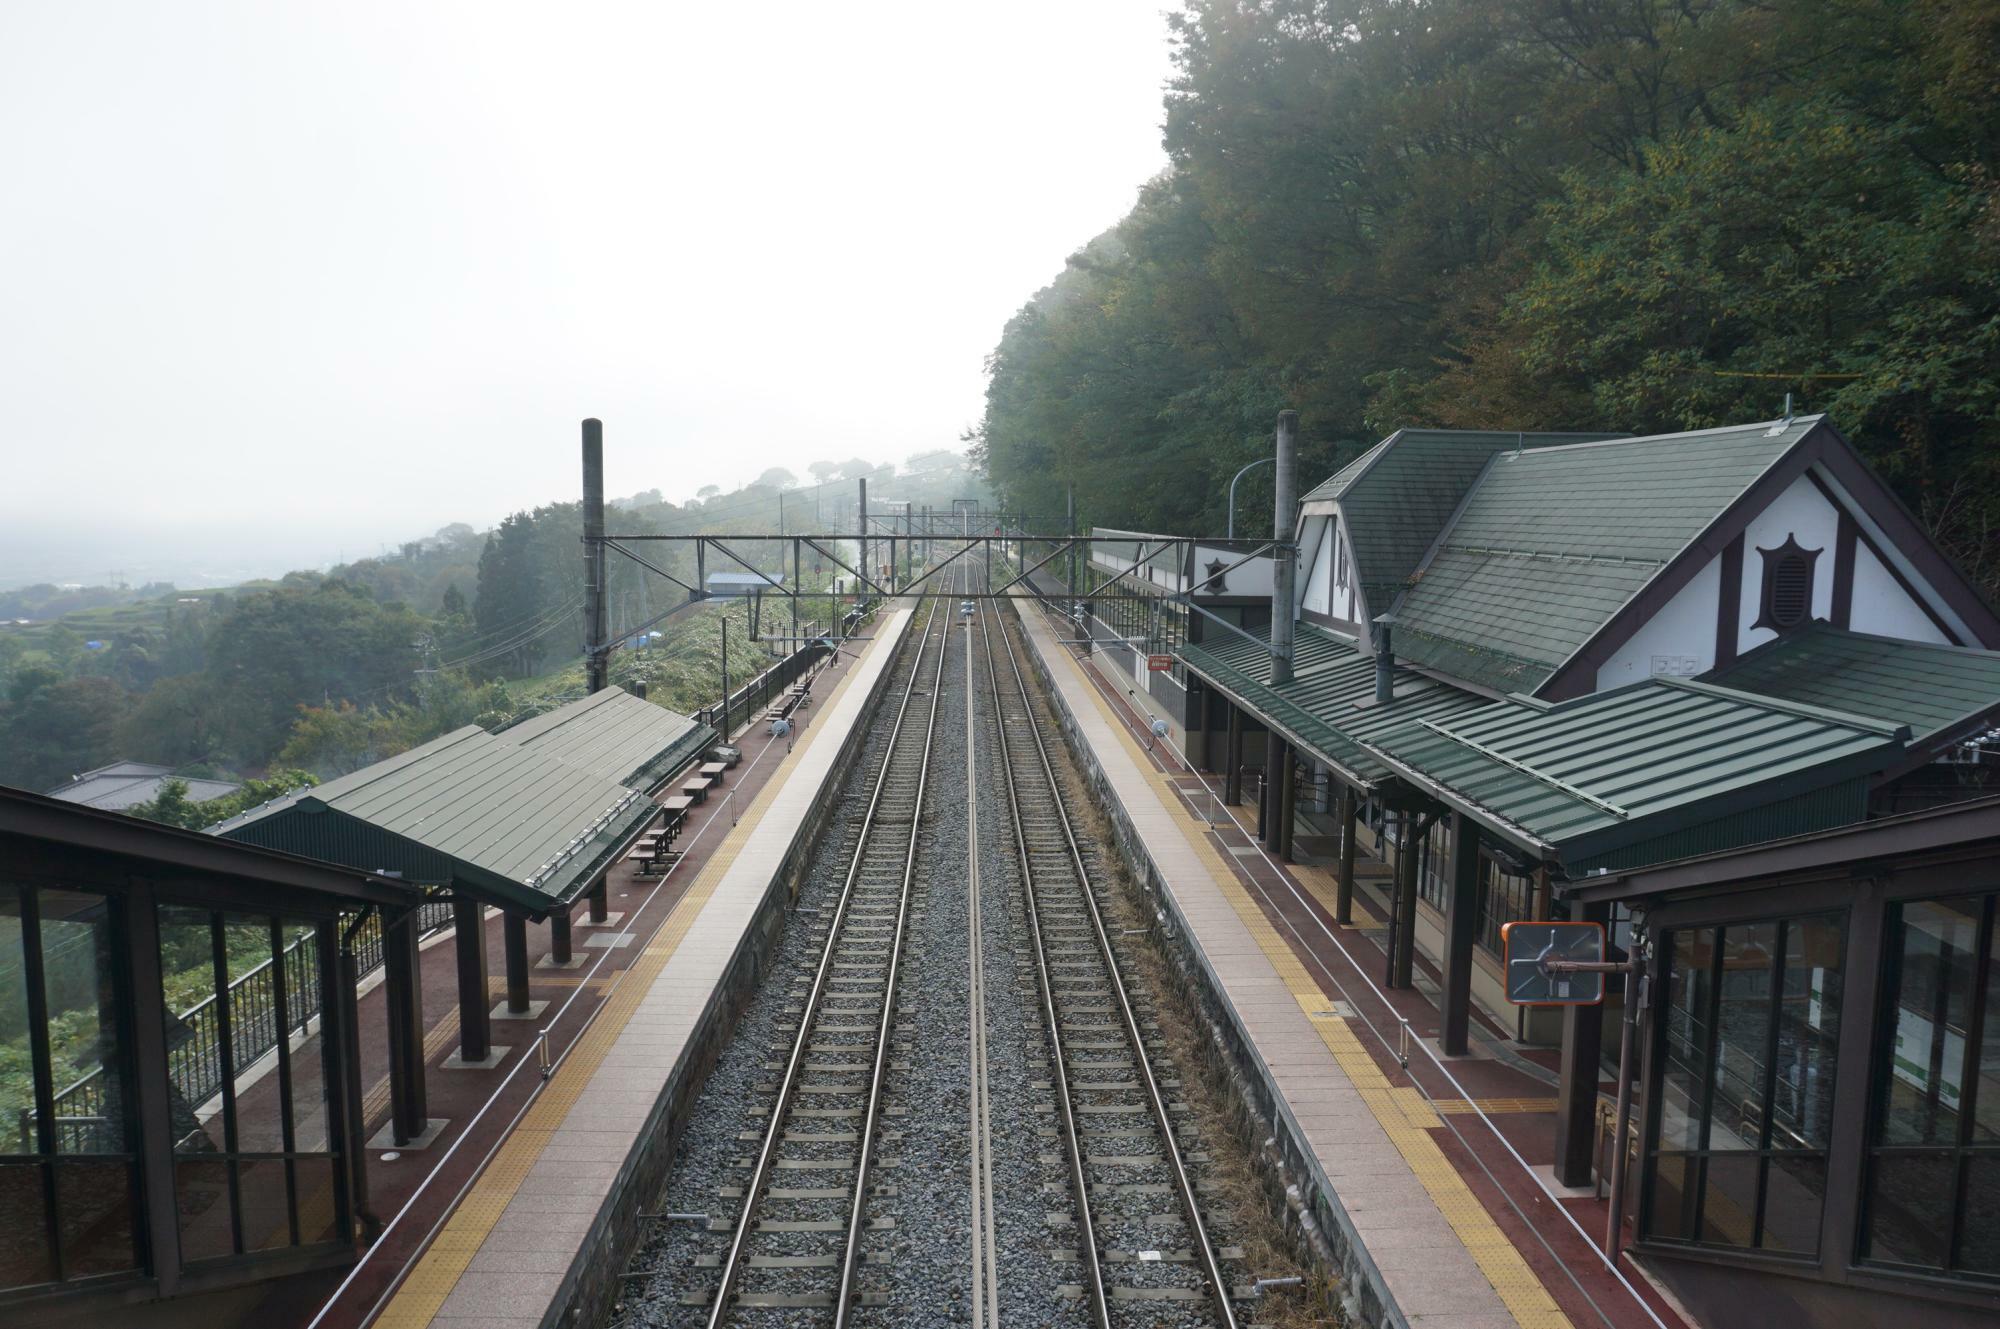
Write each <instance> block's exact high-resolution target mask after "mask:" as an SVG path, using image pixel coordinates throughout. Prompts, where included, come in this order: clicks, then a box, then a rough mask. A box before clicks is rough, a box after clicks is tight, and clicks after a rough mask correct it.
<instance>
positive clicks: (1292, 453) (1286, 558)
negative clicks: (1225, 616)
mask: <svg viewBox="0 0 2000 1329" xmlns="http://www.w3.org/2000/svg"><path fill="white" fill-rule="evenodd" d="M1298 453H1299V413H1298V412H1297V411H1279V412H1278V477H1277V490H1278V493H1277V497H1276V499H1275V501H1274V502H1273V504H1272V509H1271V539H1272V541H1273V542H1274V543H1273V544H1272V546H1271V682H1272V684H1273V685H1274V686H1276V685H1279V684H1284V683H1289V682H1291V681H1292V612H1293V611H1292V582H1293V577H1294V575H1295V574H1296V572H1297V568H1296V566H1295V563H1294V560H1295V558H1296V555H1297V551H1296V549H1294V547H1293V544H1292V536H1293V527H1294V526H1295V525H1296V523H1297V520H1298V517H1297V513H1296V512H1294V511H1293V509H1294V508H1296V507H1297V506H1298V505H1297V503H1296V502H1294V500H1293V498H1292V491H1293V489H1294V487H1295V486H1296V484H1297V482H1298V462H1299V455H1298Z"/></svg>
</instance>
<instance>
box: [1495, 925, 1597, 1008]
mask: <svg viewBox="0 0 2000 1329" xmlns="http://www.w3.org/2000/svg"><path fill="white" fill-rule="evenodd" d="M1500 945H1501V947H1502V949H1503V950H1504V951H1505V952H1506V961H1507V1000H1508V1001H1510V1002H1512V1003H1513V1004H1514V1005H1516V1006H1595V1005H1598V1004H1599V1003H1600V1002H1602V1001H1603V1000H1604V975H1603V974H1601V973H1581V974H1578V973H1555V972H1551V971H1550V967H1549V962H1550V961H1552V960H1553V961H1564V962H1569V963H1578V962H1581V963H1583V964H1603V963H1604V958H1605V957H1604V925H1603V924H1602V923H1553V922H1551V923H1508V924H1507V925H1505V926H1504V927H1502V928H1501V929H1500Z"/></svg>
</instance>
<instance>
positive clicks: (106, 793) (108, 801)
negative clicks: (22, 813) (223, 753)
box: [48, 761, 243, 812]
mask: <svg viewBox="0 0 2000 1329" xmlns="http://www.w3.org/2000/svg"><path fill="white" fill-rule="evenodd" d="M176 779H177V780H180V781H181V782H182V783H184V784H186V785H187V797H188V801H189V802H191V803H205V802H207V801H209V800H210V799H215V798H222V797H225V796H226V795H229V794H233V793H235V792H236V791H237V790H238V789H241V788H242V787H243V786H241V785H239V784H237V783H236V782H235V781H233V780H208V779H203V778H201V777H200V776H193V775H179V776H177V775H175V774H174V772H173V768H172V767H170V766H153V765H150V764H148V763H146V762H143V761H114V762H112V763H111V764H110V765H109V766H100V767H98V768H97V769H96V770H94V771H85V772H84V773H83V774H81V775H78V776H75V777H73V778H72V779H71V780H70V781H69V782H68V783H67V784H61V785H57V786H56V787H55V788H54V789H51V790H49V791H48V797H50V798H55V799H60V800H62V801H63V802H65V803H80V804H82V805H83V806H85V807H92V808H104V809H106V810H108V811H111V812H122V811H124V810H125V809H126V808H130V807H136V806H138V805H139V804H141V803H150V802H152V801H153V800H154V799H156V798H158V797H159V796H160V789H161V788H162V786H164V785H165V784H166V782H167V781H169V780H176Z"/></svg>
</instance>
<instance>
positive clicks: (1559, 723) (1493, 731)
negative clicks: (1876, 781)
mask: <svg viewBox="0 0 2000 1329" xmlns="http://www.w3.org/2000/svg"><path fill="white" fill-rule="evenodd" d="M1908 736H1909V730H1908V728H1907V727H1904V726H1900V725H1893V724H1890V723H1886V722H1883V721H1879V720H1873V719H1869V718H1867V717H1863V716H1856V715H1849V714H1845V713H1842V712H1839V711H1833V710H1824V709H1820V708H1817V707H1811V706H1803V705H1798V704H1794V703H1791V702H1784V701H1777V700H1774V699H1772V698H1768V697H1760V696H1756V695H1753V694H1751V693H1746V692H1739V691H1735V690H1732V689H1728V688H1721V687H1716V686H1714V685H1712V684H1707V683H1696V682H1689V681H1685V680H1681V679H1663V678H1656V679H1650V680H1648V681H1646V682H1643V683H1636V684H1633V685H1632V686H1631V687H1626V688H1619V689H1616V690H1615V691H1611V692H1603V693H1598V694H1596V695H1594V696H1590V697H1581V698H1578V699H1576V700H1574V701H1568V702H1562V703H1558V704H1555V705H1550V704H1548V703H1545V702H1536V701H1532V700H1529V699H1527V698H1516V699H1512V700H1508V701H1504V702H1498V703H1494V704H1491V705H1488V706H1485V707H1483V708H1481V709H1479V710H1477V711H1473V712H1470V713H1464V714H1460V715H1457V716H1455V717H1452V718H1449V719H1447V720H1444V721H1431V722H1420V723H1416V724H1408V725H1403V726H1401V727H1399V728H1397V729H1396V730H1395V731H1393V732H1391V733H1387V734H1383V735H1381V736H1380V737H1378V738H1376V739H1375V740H1374V741H1373V742H1372V743H1371V744H1370V746H1371V747H1372V748H1374V750H1375V751H1376V753H1377V754H1378V756H1380V757H1381V758H1382V760H1383V761H1384V762H1385V764H1387V765H1388V766H1389V767H1390V768H1391V769H1393V770H1395V771H1396V772H1397V773H1398V774H1399V775H1401V776H1403V777H1404V778H1405V779H1407V780H1409V781H1410V782H1411V783H1412V784H1415V785H1416V786H1418V787H1419V788H1422V789H1424V790H1426V792H1429V793H1431V794H1432V795H1433V796H1434V797H1437V798H1439V799H1440V800H1441V801H1443V802H1445V803H1447V804H1448V805H1452V806H1455V807H1458V808H1460V809H1461V810H1462V811H1465V812H1466V813H1468V814H1469V815H1471V816H1473V817H1474V818H1475V819H1476V820H1479V821H1481V822H1483V823H1484V824H1486V825H1487V826H1488V827H1489V828H1490V829H1492V830H1494V831H1496V832H1498V833H1499V834H1500V835H1501V836H1503V837H1504V838H1506V839H1508V840H1511V841H1513V842H1514V843H1515V844H1517V845H1520V846H1522V847H1523V848H1525V849H1527V850H1529V851H1530V852H1531V853H1536V854H1553V855H1554V856H1555V857H1556V858H1557V859H1558V860H1559V861H1560V862H1561V864H1562V866H1563V868H1564V870H1565V871H1566V872H1567V873H1568V875H1569V876H1571V877H1572V878H1575V877H1579V876H1582V875H1584V874H1586V873H1588V872H1591V871H1594V870H1596V869H1598V868H1606V867H1632V866H1637V865H1639V864H1641V863H1648V862H1660V861H1664V860H1666V859H1668V858H1677V857H1685V856H1686V855H1688V854H1691V853H1698V852H1704V851H1706V850H1713V849H1721V848H1727V847H1729V846H1731V845H1734V844H1745V843H1750V842H1752V841H1754V840H1765V839H1771V838H1774V837H1776V836H1779V835H1787V834H1797V833H1800V832H1802V831H1808V830H1817V829H1823V828H1825V827H1827V826H1835V825H1842V824H1845V823H1846V822H1849V821H1855V820H1858V819H1860V818H1861V817H1862V816H1864V815H1865V812H1866V798H1867V785H1868V778H1867V777H1868V776H1869V775H1870V774H1872V773H1873V772H1876V771H1879V770H1881V769H1883V768H1884V767H1886V766H1887V765H1889V764H1890V762H1892V761H1893V760H1894V759H1895V757H1896V756H1897V754H1898V753H1899V752H1900V751H1901V748H1902V744H1903V741H1904V740H1905V739H1907V738H1908Z"/></svg>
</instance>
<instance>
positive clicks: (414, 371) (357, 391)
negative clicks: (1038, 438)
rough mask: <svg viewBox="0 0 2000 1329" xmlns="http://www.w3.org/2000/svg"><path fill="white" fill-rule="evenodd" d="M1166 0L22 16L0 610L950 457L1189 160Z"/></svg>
mask: <svg viewBox="0 0 2000 1329" xmlns="http://www.w3.org/2000/svg"><path fill="white" fill-rule="evenodd" d="M1166 37H1167V30H1166V22H1165V19H1164V17H1163V15H1162V13H1161V11H1160V10H1159V9H1158V8H1157V7H1156V5H1155V4H1154V3H1152V2H1151V0H1130V2H1120V0H1098V2H1096V3H1078V2H1077V0H1067V2H1063V3H1055V2H1051V0H1015V3H1012V4H1008V5H1001V6H981V7H977V8H973V7H959V6H939V5H919V4H909V5H868V6H853V7H834V6H827V5H823V4H766V5H759V6H754V7H752V6H724V5H700V6H696V5H687V4H630V5H610V4H600V5H589V4H570V5H562V6H527V5H509V4H494V3H480V4H466V5H439V4H424V5H408V4H368V3H346V4H342V5H338V6H309V5H294V4H280V5H271V4H245V5H227V4H202V3H178V4H173V5H157V4H140V3H124V4H77V3H64V2H57V3H43V2H40V0H13V3H10V4H8V5H6V6H5V7H4V8H0V178H4V179H5V180H6V181H7V187H6V189H5V191H4V193H0V365H4V369H3V370H0V375H4V378H0V382H4V385H5V386H4V390H0V439H4V462H0V584H8V583H18V582H21V581H28V580H38V579H55V580H78V581H100V580H103V579H104V577H105V575H106V574H107V573H109V572H112V571H120V572H123V573H124V574H125V575H126V576H127V577H128V578H129V579H132V580H142V579H145V578H147V577H152V576H163V577H168V578H170V579H174V580H178V581H181V582H182V584H184V585H185V584H193V583H194V581H195V580H196V579H197V578H198V577H201V576H208V575H218V576H219V575H224V574H228V575H232V576H235V575H265V574H269V573H271V572H275V571H280V570H283V569H284V568H287V567H291V566H300V565H313V564H318V563H323V562H325V561H327V560H330V559H333V558H336V557H340V556H342V555H344V556H346V557H355V556H359V555H362V554H368V553H373V552H375V551H376V550H377V549H378V548H379V547H380V546H381V545H382V544H383V543H385V542H387V543H394V542H395V541H398V540H401V539H405V538H410V537H413V536H417V535H422V534H426V533H428V532H430V531H432V530H434V529H436V528H437V527H439V526H441V525H444V524H445V523H447V522H451V521H468V522H472V523H474V524H475V525H485V524H489V523H491V522H493V521H495V520H497V519H498V518H499V517H500V516H501V515H503V514H504V513H506V512H508V511H510V510H513V509H515V508H519V507H523V506H530V505H532V504H534V503H537V502H543V501H548V500H551V499H556V498H565V497H573V496H574V494H575V492H576V489H577V483H578V482H577V476H576V449H577V422H578V421H579V420H580V419H581V418H582V417H583V416H586V415H596V416H599V417H601V418H602V419H603V420H604V422H605V429H606V451H607V481H608V487H609V489H610V491H611V492H612V493H614V494H622V493H629V492H634V491H638V490H643V489H649V488H654V487H658V488H660V489H661V490H663V491H664V492H665V494H666V495H667V496H668V497H669V498H674V499H684V498H686V497H688V496H689V495H691V494H692V493H693V492H694V491H695V490H696V489H697V488H699V487H701V486H703V485H707V484H716V485H721V486H723V487H725V488H728V487H733V486H734V485H737V484H740V483H743V482H745V481H747V480H749V479H751V478H753V477H754V476H756V475H757V474H758V473H759V472H760V471H762V470H763V469H764V468H765V467H767V466H771V465H782V466H787V467H790V468H791V469H793V470H795V471H797V472H799V473H800V474H801V476H803V474H804V467H805V465H806V464H807V463H808V462H811V461H813V460H816V459H819V458H823V457H824V458H834V459H840V458H846V457H850V456H854V455H861V456H865V457H867V458H869V459H871V460H874V461H900V460H901V459H902V458H903V457H905V456H908V455H909V454H911V453H914V452H917V451H920V450H924V449H928V448H933V447H938V446H951V447H957V446H960V444H959V443H958V441H957V440H958V437H959V435H960V433H961V432H962V431H963V430H964V429H965V428H967V427H968V426H969V425H971V424H972V423H973V422H974V421H975V420H976V419H977V417H978V414H979V410H980V404H981V395H982V393H983V391H984V385H985V378H984V373H983V370H982V362H983V359H984V357H985V355H986V354H987V353H988V352H989V351H990V350H991V349H992V347H993V345H994V343H995V342H996V341H997V339H998V337H999V334H1000V330H1001V327H1002V325H1003V323H1004V322H1005V320H1006V319H1007V318H1008V317H1009V315H1011V314H1012V313H1013V312H1014V310H1016V309H1017V308H1018V307H1019V306H1020V305H1021V303H1022V302H1023V301H1024V300H1025V299H1026V298H1027V297H1028V296H1029V295H1031V294H1032V293H1033V292H1034V290H1035V289H1037V288H1038V287H1040V286H1042V285H1044V284H1045V283H1046V282H1047V281H1048V280H1050V279H1051V278H1052V277H1053V276H1054V275H1055V274H1056V272H1057V271H1059V270H1060V268H1061V266H1062V262H1063V259H1064V258H1065V257H1066V255H1067V253H1068V252H1069V250H1070V249H1071V248H1072V247H1073V246H1074V245H1075V243H1076V241H1077V239H1078V237H1080V236H1088V235H1090V234H1093V233H1094V232H1096V231H1098V230H1101V229H1103V228H1104V227H1106V226H1109V225H1111V224H1112V223H1114V222H1115V221H1116V220H1117V219H1118V218H1119V217H1120V216H1121V215H1122V214H1123V213H1124V212H1125V211H1126V210H1127V209H1128V208H1129V207H1130V205H1131V203H1132V200H1133V198H1134V196H1135V194H1136V192H1137V190H1138V188H1139V186H1140V185H1141V184H1142V183H1143V182H1144V181H1145V180H1146V179H1148V178H1149V177H1151V176H1152V175H1154V174H1156V173H1157V172H1158V171H1159V170H1160V169H1161V168H1162V167H1163V166H1164V164H1165V159H1164V155H1163V154H1162V152H1161V150H1160V146H1159V121H1160V118H1161V110H1160V93H1161V89H1162V86H1163V84H1164V82H1165V80H1166V78H1167V77H1168V74H1169V60H1168V50H1167V43H1166Z"/></svg>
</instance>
